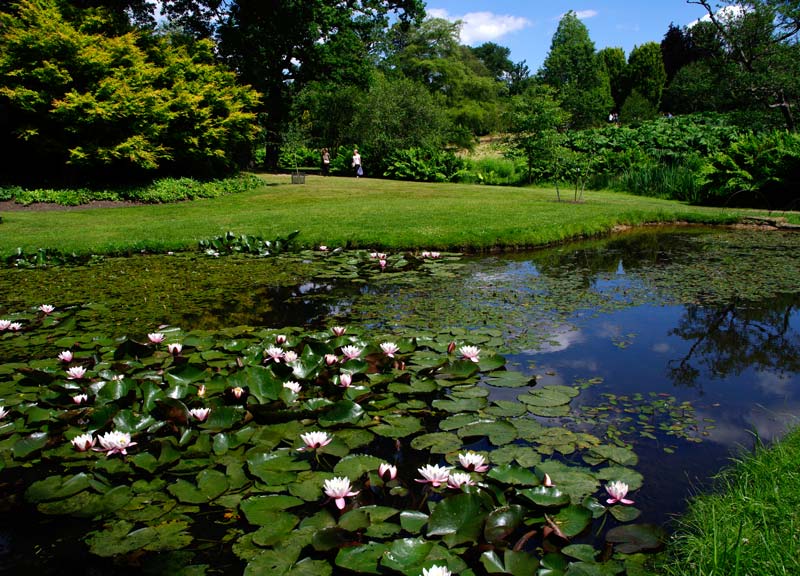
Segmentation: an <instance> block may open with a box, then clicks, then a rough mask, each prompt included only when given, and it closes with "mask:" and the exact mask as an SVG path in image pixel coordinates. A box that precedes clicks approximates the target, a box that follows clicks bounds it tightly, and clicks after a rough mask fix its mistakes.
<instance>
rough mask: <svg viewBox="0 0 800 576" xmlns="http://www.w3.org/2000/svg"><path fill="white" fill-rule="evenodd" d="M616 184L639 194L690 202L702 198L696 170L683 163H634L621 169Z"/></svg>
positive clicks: (695, 201)
mask: <svg viewBox="0 0 800 576" xmlns="http://www.w3.org/2000/svg"><path fill="white" fill-rule="evenodd" d="M616 185H618V186H619V187H620V188H621V189H622V190H625V191H627V192H631V193H633V194H639V195H641V196H652V197H655V198H669V199H673V200H683V201H685V202H692V203H698V202H699V201H700V199H701V198H702V196H701V194H700V186H699V183H698V177H697V173H696V170H694V169H692V168H690V167H687V166H684V165H675V166H672V165H668V164H636V165H634V166H632V167H631V168H627V169H625V170H623V172H622V174H621V176H619V179H618V180H617V181H616Z"/></svg>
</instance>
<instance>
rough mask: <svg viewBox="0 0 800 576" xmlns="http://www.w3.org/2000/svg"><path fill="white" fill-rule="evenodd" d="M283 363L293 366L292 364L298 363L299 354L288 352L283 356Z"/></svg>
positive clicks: (292, 351)
mask: <svg viewBox="0 0 800 576" xmlns="http://www.w3.org/2000/svg"><path fill="white" fill-rule="evenodd" d="M283 361H284V362H286V363H287V364H291V363H292V362H296V361H297V352H295V351H294V350H287V351H286V352H284V354H283Z"/></svg>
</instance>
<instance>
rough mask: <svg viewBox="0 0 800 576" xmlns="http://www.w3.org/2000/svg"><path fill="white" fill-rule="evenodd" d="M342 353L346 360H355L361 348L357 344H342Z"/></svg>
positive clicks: (359, 354)
mask: <svg viewBox="0 0 800 576" xmlns="http://www.w3.org/2000/svg"><path fill="white" fill-rule="evenodd" d="M342 354H344V355H345V357H346V358H347V359H348V360H355V359H356V358H358V357H359V356H361V348H359V347H358V346H342Z"/></svg>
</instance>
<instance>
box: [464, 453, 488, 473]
mask: <svg viewBox="0 0 800 576" xmlns="http://www.w3.org/2000/svg"><path fill="white" fill-rule="evenodd" d="M458 461H459V462H461V465H462V466H463V467H464V470H469V471H471V472H486V471H487V470H488V469H489V465H488V464H486V459H485V458H484V457H483V456H481V455H480V454H476V453H475V452H466V453H464V454H459V455H458Z"/></svg>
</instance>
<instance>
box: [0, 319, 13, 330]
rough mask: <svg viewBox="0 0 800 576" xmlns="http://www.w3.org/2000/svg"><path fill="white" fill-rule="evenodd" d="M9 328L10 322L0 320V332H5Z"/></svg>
mask: <svg viewBox="0 0 800 576" xmlns="http://www.w3.org/2000/svg"><path fill="white" fill-rule="evenodd" d="M9 326H11V320H0V330H7V329H8V327H9Z"/></svg>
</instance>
